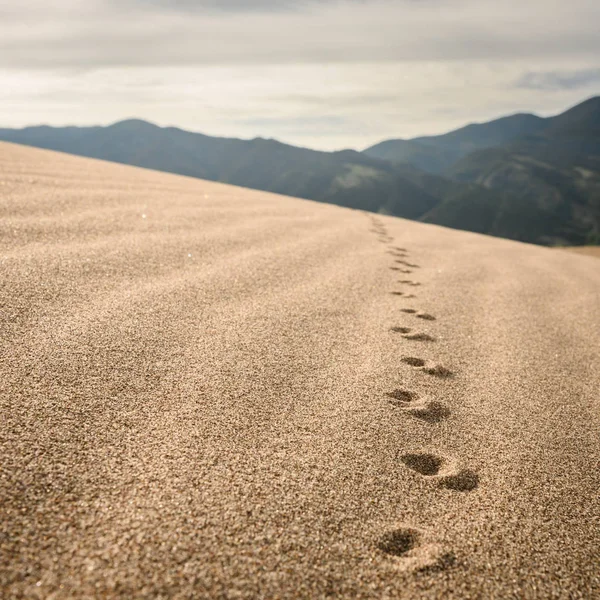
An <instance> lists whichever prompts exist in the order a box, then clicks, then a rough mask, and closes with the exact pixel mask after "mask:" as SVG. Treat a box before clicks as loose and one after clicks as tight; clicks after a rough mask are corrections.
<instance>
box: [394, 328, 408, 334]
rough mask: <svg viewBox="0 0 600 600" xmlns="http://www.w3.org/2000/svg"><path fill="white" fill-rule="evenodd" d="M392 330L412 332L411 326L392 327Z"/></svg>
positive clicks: (395, 331)
mask: <svg viewBox="0 0 600 600" xmlns="http://www.w3.org/2000/svg"><path fill="white" fill-rule="evenodd" d="M390 331H393V332H394V333H410V332H411V328H410V327H391V328H390Z"/></svg>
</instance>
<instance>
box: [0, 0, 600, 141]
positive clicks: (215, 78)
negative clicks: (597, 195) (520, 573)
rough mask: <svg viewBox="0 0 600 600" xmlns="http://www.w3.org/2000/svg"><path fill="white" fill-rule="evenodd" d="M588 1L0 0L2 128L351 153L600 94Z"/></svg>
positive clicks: (598, 48)
mask: <svg viewBox="0 0 600 600" xmlns="http://www.w3.org/2000/svg"><path fill="white" fill-rule="evenodd" d="M599 24H600V0H568V1H567V0H560V1H559V0H50V1H49V0H0V81H1V82H2V85H0V126H4V127H21V126H24V125H30V124H40V123H49V124H53V125H67V124H74V125H92V124H108V123H111V122H114V121H118V120H121V119H124V118H129V117H138V118H143V119H147V120H149V121H153V122H155V123H158V124H160V125H177V126H179V127H182V128H185V129H190V130H194V131H200V132H203V133H207V134H211V135H225V136H235V137H244V138H250V137H255V136H262V137H274V138H277V139H280V140H282V141H286V142H289V143H293V144H298V145H303V146H309V147H314V148H319V149H338V148H342V147H353V148H358V149H362V148H364V147H366V146H368V145H370V144H372V143H375V142H377V141H380V140H382V139H386V138H391V137H413V136H417V135H422V134H431V133H441V132H444V131H447V130H450V129H452V128H455V127H458V126H461V125H463V124H465V123H467V122H472V121H481V120H486V119H489V118H493V117H497V116H501V115H504V114H509V113H514V112H520V111H528V112H537V113H538V114H541V115H549V114H554V113H557V112H560V111H562V110H564V109H565V108H567V107H569V106H570V105H572V104H576V103H577V102H579V101H581V100H583V99H585V98H588V97H590V96H593V95H597V94H600V35H599V33H598V27H599Z"/></svg>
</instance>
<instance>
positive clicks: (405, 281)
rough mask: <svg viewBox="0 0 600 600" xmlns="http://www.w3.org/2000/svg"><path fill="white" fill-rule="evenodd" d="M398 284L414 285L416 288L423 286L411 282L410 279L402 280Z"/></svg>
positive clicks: (416, 282)
mask: <svg viewBox="0 0 600 600" xmlns="http://www.w3.org/2000/svg"><path fill="white" fill-rule="evenodd" d="M398 283H404V284H406V285H412V286H414V287H416V286H419V285H421V284H420V283H419V282H418V281H411V280H410V279H401V280H400V281H398Z"/></svg>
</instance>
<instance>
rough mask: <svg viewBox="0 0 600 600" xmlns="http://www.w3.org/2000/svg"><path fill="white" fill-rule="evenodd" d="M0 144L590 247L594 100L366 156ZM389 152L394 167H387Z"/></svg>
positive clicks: (183, 144) (174, 139)
mask: <svg viewBox="0 0 600 600" xmlns="http://www.w3.org/2000/svg"><path fill="white" fill-rule="evenodd" d="M0 139H1V140H5V141H10V142H16V143H20V144H27V145H31V146H38V147H42V148H48V149H52V150H61V151H63V152H68V153H72V154H79V155H82V156H88V157H92V158H101V159H104V160H109V161H114V162H120V163H125V164H130V165H135V166H140V167H146V168H149V169H155V170H159V171H167V172H171V173H178V174H181V175H188V176H191V177H199V178H202V179H207V180H212V181H220V182H223V183H229V184H234V185H238V186H242V187H249V188H255V189H260V190H265V191H269V192H276V193H280V194H284V195H289V196H296V197H299V198H306V199H310V200H316V201H319V202H327V203H331V204H337V205H340V206H346V207H350V208H356V209H362V210H367V211H372V212H380V213H385V214H391V215H395V216H399V217H405V218H409V219H416V220H420V221H424V222H428V223H436V224H440V225H445V226H448V227H454V228H457V229H467V230H470V231H476V232H480V233H486V234H491V235H496V236H500V237H507V238H511V239H517V240H521V241H526V242H533V243H538V244H548V245H554V244H576V245H579V244H586V243H587V244H590V243H592V244H596V243H600V98H591V99H589V100H587V101H586V102H583V103H581V104H579V105H577V106H575V107H573V108H571V109H569V110H567V111H566V112H564V113H562V114H560V115H558V116H556V117H551V118H547V119H543V118H540V117H537V116H535V115H530V114H520V115H512V116H509V117H504V118H501V119H496V120H494V121H491V122H489V123H482V124H475V125H468V126H466V127H463V128H462V129H459V130H456V131H453V132H450V133H447V134H444V135H441V136H429V137H422V138H416V139H415V140H408V141H398V140H396V141H394V140H392V141H389V142H383V143H382V144H379V145H378V146H379V150H377V151H373V152H371V151H369V152H355V151H353V150H344V151H340V152H320V151H315V150H310V149H307V148H298V147H295V146H290V145H288V144H283V143H281V142H278V141H276V140H272V139H262V138H256V139H253V140H241V139H235V138H219V137H211V136H206V135H202V134H200V133H192V132H189V131H184V130H182V129H179V128H176V127H158V126H156V125H153V124H152V123H148V122H146V121H141V120H138V119H130V120H127V121H121V122H119V123H115V124H113V125H110V126H108V127H62V128H61V127H58V128H56V127H47V126H39V127H26V128H24V129H0ZM397 142H398V143H397ZM394 147H398V148H402V152H403V153H404V154H403V155H402V156H404V158H403V159H402V160H404V162H398V161H397V160H396V159H394V160H387V159H386V157H387V158H393V152H392V150H393V148H394ZM375 148H376V147H375ZM371 150H372V149H371ZM378 152H379V154H380V156H374V154H377V153H378ZM409 159H410V160H409ZM432 161H437V162H436V165H437V166H436V167H435V169H431V168H428V166H429V167H431V164H432ZM411 163H412V164H411ZM432 170H433V171H434V172H433V173H432V172H431V171H432Z"/></svg>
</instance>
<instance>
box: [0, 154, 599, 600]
mask: <svg viewBox="0 0 600 600" xmlns="http://www.w3.org/2000/svg"><path fill="white" fill-rule="evenodd" d="M0 211H1V220H0V269H1V275H2V276H1V278H0V285H1V291H0V301H1V304H0V326H1V328H2V335H1V338H0V410H1V415H0V417H1V418H0V443H1V463H0V469H1V471H0V475H1V478H0V597H1V598H3V599H6V600H8V599H13V598H33V599H38V598H39V599H50V600H55V599H67V598H78V599H79V598H103V599H106V598H109V599H110V598H127V599H135V598H152V599H163V598H164V599H166V598H186V599H187V598H189V599H192V598H265V599H267V598H269V599H274V598H284V599H285V598H307V599H308V598H310V599H314V598H325V597H345V598H407V599H413V598H444V599H445V598H452V599H469V598H478V599H479V598H481V599H488V598H501V599H507V598H540V599H547V598H568V599H572V598H585V599H590V598H598V597H600V510H599V509H600V495H599V490H600V355H599V347H600V310H599V309H600V268H599V267H598V260H597V259H596V258H593V257H588V256H580V255H577V254H572V253H569V252H557V251H556V250H552V249H547V248H541V247H536V246H530V245H525V244H520V243H516V242H510V241H506V240H501V239H495V238H491V237H485V236H481V235H476V234H471V233H465V232H460V231H454V230H450V229H444V228H441V227H435V226H430V225H423V224H419V223H415V222H410V221H405V220H402V219H397V218H391V217H385V216H376V215H371V214H367V213H364V212H360V211H353V210H348V209H342V208H338V207H335V206H330V205H323V204H319V203H315V202H309V201H302V200H297V199H291V198H285V197H281V196H276V195H271V194H267V193H263V192H257V191H250V190H244V189H240V188H235V187H231V186H225V185H220V184H217V183H207V182H204V181H201V180H194V179H188V178H185V177H179V176H174V175H169V174H164V173H156V172H152V171H147V170H143V169H136V168H132V167H125V166H120V165H114V164H110V163H105V162H101V161H94V160H87V159H84V158H77V157H72V156H67V155H64V154H60V153H53V152H47V151H43V150H36V149H31V148H26V147H22V146H17V145H11V144H6V143H3V144H0Z"/></svg>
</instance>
